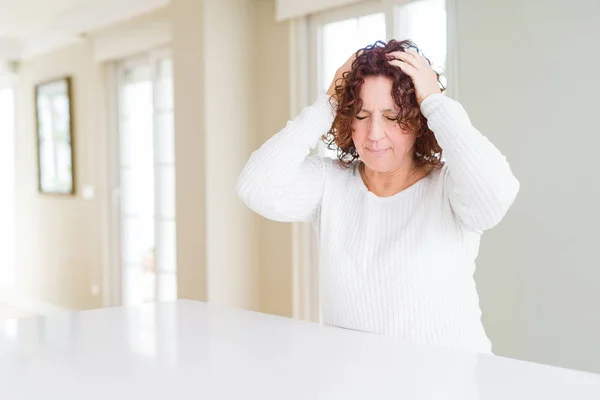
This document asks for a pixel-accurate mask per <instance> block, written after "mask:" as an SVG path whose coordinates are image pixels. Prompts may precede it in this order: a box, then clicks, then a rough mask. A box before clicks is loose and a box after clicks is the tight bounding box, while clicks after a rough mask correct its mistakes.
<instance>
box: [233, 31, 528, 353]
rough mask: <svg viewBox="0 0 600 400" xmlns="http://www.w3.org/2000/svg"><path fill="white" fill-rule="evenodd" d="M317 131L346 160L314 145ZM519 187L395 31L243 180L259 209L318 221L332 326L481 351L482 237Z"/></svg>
mask: <svg viewBox="0 0 600 400" xmlns="http://www.w3.org/2000/svg"><path fill="white" fill-rule="evenodd" d="M321 139H323V140H325V141H326V142H327V143H328V144H330V145H335V146H336V147H337V148H338V160H332V159H329V158H324V157H319V156H314V155H310V151H311V149H312V148H314V147H315V146H316V145H317V143H318V141H319V140H321ZM442 149H443V158H442ZM518 190H519V183H518V181H517V180H516V179H515V177H514V176H513V174H512V172H511V170H510V167H509V165H508V163H507V161H506V159H505V157H504V156H503V155H502V154H501V153H500V152H499V151H498V150H497V149H496V147H494V145H492V143H490V142H489V141H488V140H487V139H486V138H485V137H484V136H483V135H482V134H481V133H480V132H479V131H478V130H477V129H476V128H474V127H473V125H472V124H471V121H470V119H469V116H468V115H467V113H466V111H465V110H464V109H463V107H462V106H461V105H460V104H459V103H458V102H456V101H454V100H452V99H450V98H449V97H447V96H446V95H444V94H443V93H442V89H441V85H440V84H439V75H438V74H437V73H436V72H435V71H434V70H433V69H432V68H431V65H430V62H429V61H428V60H427V59H426V58H425V57H424V56H422V55H421V54H420V53H419V51H418V49H417V48H416V46H415V45H414V44H413V43H412V42H410V41H394V40H392V41H390V42H388V43H383V42H377V43H375V44H374V45H372V46H368V47H366V48H365V49H362V50H360V51H359V52H357V53H356V55H354V56H353V57H351V58H350V59H349V60H348V61H347V62H346V63H345V64H344V65H343V66H342V67H340V68H339V70H338V71H337V73H336V76H335V78H334V80H333V82H332V84H331V87H330V89H329V90H328V92H327V94H326V95H324V96H322V97H320V98H319V99H318V100H317V101H316V102H315V103H314V104H313V105H311V106H310V107H307V108H305V109H304V110H303V111H302V112H301V113H300V115H298V116H297V117H296V118H295V119H294V120H293V121H290V122H288V123H287V125H286V126H285V127H284V128H283V129H282V130H281V131H280V132H278V133H277V134H275V135H274V136H273V137H272V138H270V139H269V140H268V141H267V142H266V143H264V144H263V145H262V146H261V147H260V149H258V150H257V151H255V152H254V153H253V154H252V156H251V157H250V160H249V161H248V163H247V164H246V166H245V168H244V170H243V172H242V174H241V176H240V178H239V181H238V185H237V193H238V195H239V196H240V198H241V199H242V200H243V201H244V203H246V205H247V206H248V207H249V208H251V209H252V210H254V211H255V212H257V213H259V214H261V215H262V216H264V217H266V218H269V219H272V220H275V221H285V222H292V221H310V222H312V224H313V225H314V227H315V229H316V230H317V232H318V238H319V251H320V265H319V271H320V272H319V276H320V285H321V288H320V293H321V312H322V320H323V322H324V323H325V324H328V325H333V326H337V327H342V328H347V329H354V330H360V331H366V332H373V333H378V334H383V335H393V336H399V337H402V338H405V339H408V340H411V341H414V342H418V343H426V344H433V345H438V346H444V347H452V348H458V349H465V350H470V351H475V352H480V353H491V343H490V341H489V339H488V337H487V335H486V333H485V330H484V328H483V325H482V323H481V310H480V307H479V297H478V294H477V290H476V287H475V282H474V279H473V274H474V271H475V259H476V257H477V253H478V250H479V242H480V237H481V235H482V233H483V232H484V231H485V230H488V229H490V228H492V227H494V226H495V225H496V224H497V223H498V222H500V220H501V219H502V218H503V217H504V215H505V214H506V212H507V210H508V208H509V207H510V205H511V204H512V203H513V201H514V199H515V197H516V195H517V192H518Z"/></svg>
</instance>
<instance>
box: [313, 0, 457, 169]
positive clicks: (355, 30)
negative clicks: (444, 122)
mask: <svg viewBox="0 0 600 400" xmlns="http://www.w3.org/2000/svg"><path fill="white" fill-rule="evenodd" d="M445 3H446V2H445V0H414V1H409V2H406V1H398V4H396V5H393V6H392V7H390V8H386V7H384V6H383V5H382V4H381V3H373V2H369V3H366V4H360V5H357V6H350V7H347V8H345V9H340V10H334V11H332V12H326V13H322V14H319V15H314V16H311V17H310V31H311V33H310V34H311V39H310V43H311V56H312V57H313V60H314V61H313V62H312V64H313V66H312V68H311V69H312V70H313V74H312V75H313V83H312V85H313V91H312V93H313V95H312V97H313V100H314V99H316V98H317V96H319V95H322V94H324V93H325V92H326V91H327V89H328V88H329V85H330V84H331V81H332V80H333V77H334V76H335V71H336V70H337V69H338V68H339V67H340V66H341V65H342V64H343V63H344V62H345V61H346V60H347V59H348V57H350V56H351V55H352V53H354V52H356V51H357V50H358V49H359V48H361V47H365V46H367V45H369V44H373V43H375V42H376V41H377V40H383V41H386V40H389V39H390V38H389V37H388V34H387V33H388V32H393V38H395V39H398V40H403V39H411V40H413V41H414V42H415V43H416V44H417V46H419V48H420V49H421V50H422V51H423V53H424V54H425V55H426V56H427V58H429V60H430V61H431V62H432V63H433V66H434V68H435V69H436V71H438V72H445V69H446V4H445ZM390 23H391V24H392V26H388V24H390ZM388 28H389V29H388ZM442 83H443V84H444V85H446V79H445V75H442ZM317 151H318V153H319V154H320V155H323V156H328V157H333V158H335V157H336V151H335V150H329V149H327V148H326V146H325V145H324V144H323V143H322V142H321V143H319V146H318V148H317Z"/></svg>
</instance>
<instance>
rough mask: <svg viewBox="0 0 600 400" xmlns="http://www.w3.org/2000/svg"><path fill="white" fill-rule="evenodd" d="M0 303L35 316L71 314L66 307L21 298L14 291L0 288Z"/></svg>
mask: <svg viewBox="0 0 600 400" xmlns="http://www.w3.org/2000/svg"><path fill="white" fill-rule="evenodd" d="M0 303H4V304H7V305H9V306H12V307H15V308H18V309H20V310H23V311H26V312H28V313H31V314H34V315H42V316H44V315H52V314H60V313H65V312H69V311H72V310H69V309H67V308H64V307H60V306H57V305H55V304H52V303H47V302H43V301H39V300H34V299H31V298H27V297H25V296H21V295H19V294H18V293H16V292H15V290H14V289H10V288H5V287H0Z"/></svg>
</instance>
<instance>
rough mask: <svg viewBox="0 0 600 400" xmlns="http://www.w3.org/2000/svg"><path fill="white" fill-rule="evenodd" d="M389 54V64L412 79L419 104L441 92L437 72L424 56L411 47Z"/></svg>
mask: <svg viewBox="0 0 600 400" xmlns="http://www.w3.org/2000/svg"><path fill="white" fill-rule="evenodd" d="M389 55H390V56H392V57H394V58H393V59H391V60H390V64H392V65H395V66H397V67H399V68H400V69H401V70H402V71H404V73H405V74H406V75H408V76H410V78H411V79H412V81H413V84H414V85H415V91H416V95H417V102H418V103H419V105H421V103H422V102H423V100H425V99H426V98H427V97H428V96H430V95H432V94H435V93H441V92H442V90H441V88H440V84H439V83H438V77H437V74H436V73H435V71H434V70H433V69H432V68H431V65H429V61H427V59H426V58H425V57H423V56H422V55H420V54H419V53H417V52H416V51H414V50H412V49H408V50H406V51H395V52H393V53H390V54H389Z"/></svg>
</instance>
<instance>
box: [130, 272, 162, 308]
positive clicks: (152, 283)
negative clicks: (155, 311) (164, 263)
mask: <svg viewBox="0 0 600 400" xmlns="http://www.w3.org/2000/svg"><path fill="white" fill-rule="evenodd" d="M155 300H156V274H155V273H154V272H151V271H149V270H144V269H141V268H135V267H130V266H126V267H125V268H124V269H123V305H126V306H133V305H141V304H144V303H148V302H153V301H155Z"/></svg>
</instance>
